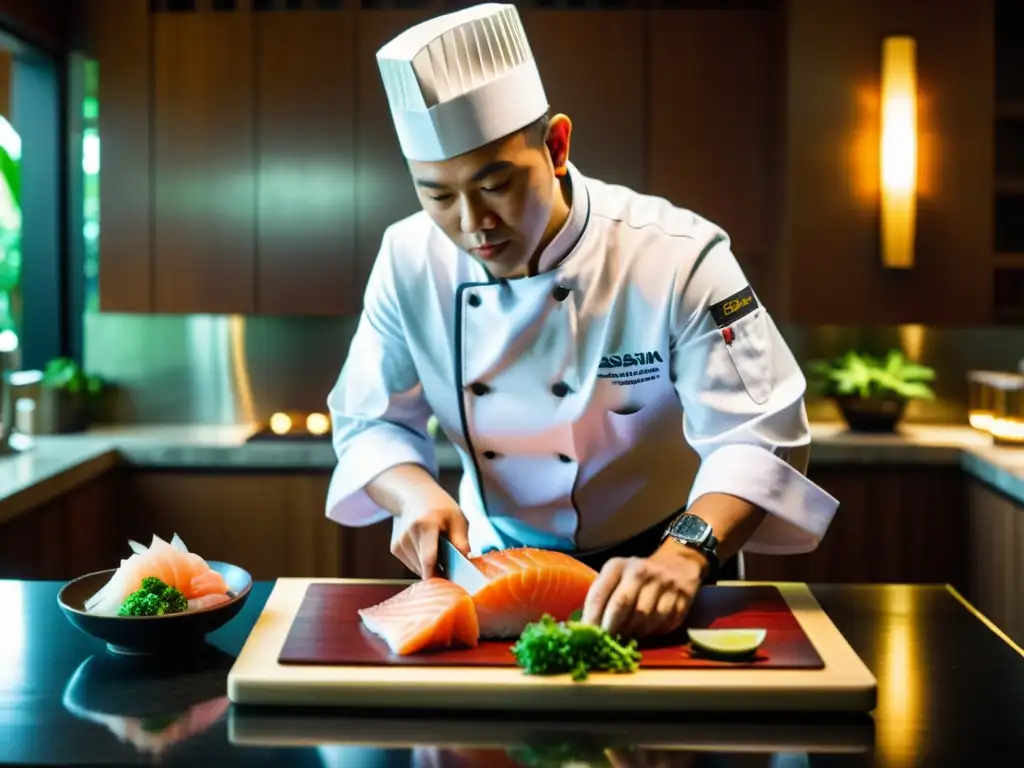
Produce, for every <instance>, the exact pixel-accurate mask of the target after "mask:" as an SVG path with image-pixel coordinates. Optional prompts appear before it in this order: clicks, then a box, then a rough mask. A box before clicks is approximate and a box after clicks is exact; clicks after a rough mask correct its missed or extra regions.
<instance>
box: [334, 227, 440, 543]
mask: <svg viewBox="0 0 1024 768" xmlns="http://www.w3.org/2000/svg"><path fill="white" fill-rule="evenodd" d="M390 239H391V237H390V231H388V232H385V235H384V238H383V240H382V245H381V250H380V253H379V254H378V257H377V259H376V261H375V262H374V266H373V269H372V271H371V273H370V277H369V280H368V281H367V288H366V291H365V296H364V301H363V311H362V313H361V315H360V317H359V323H358V326H357V328H356V332H355V335H354V336H353V338H352V343H351V346H350V347H349V351H348V356H347V358H346V359H345V363H344V365H343V366H342V369H341V373H340V374H339V376H338V380H337V381H336V383H335V385H334V387H333V388H332V389H331V392H330V394H329V395H328V397H327V407H328V409H329V411H330V414H331V421H332V425H333V443H334V450H335V454H336V456H337V459H338V463H337V465H336V466H335V468H334V472H333V475H332V477H331V483H330V487H329V489H328V492H327V517H328V518H330V519H331V520H334V521H336V522H338V523H341V524H342V525H349V526H364V525H371V524H373V523H376V522H379V521H380V520H384V519H386V518H387V517H388V516H389V513H388V512H387V511H386V510H383V509H381V508H380V507H379V506H378V505H377V504H375V503H374V501H373V500H372V499H371V498H370V496H369V495H368V494H367V493H366V485H367V484H368V483H369V482H370V481H371V480H373V479H374V478H375V477H376V476H377V475H379V474H381V473H382V472H384V471H385V470H387V469H390V468H391V467H394V466H396V465H398V464H405V463H412V464H418V465H420V466H422V467H423V468H424V469H426V470H427V471H429V472H431V473H432V474H433V475H434V476H435V477H436V476H437V457H436V453H435V449H434V442H433V440H432V439H431V438H430V437H429V434H428V432H427V420H428V419H429V418H430V415H431V410H430V407H429V406H428V405H427V403H426V401H425V400H424V398H423V394H422V387H421V386H420V382H419V377H418V375H417V373H416V367H415V365H414V364H413V358H412V355H411V354H410V352H409V347H408V344H407V342H406V336H405V332H404V328H403V318H402V315H401V312H400V311H399V307H398V303H397V293H396V291H395V282H394V275H395V272H394V260H393V258H392V252H391V248H390Z"/></svg>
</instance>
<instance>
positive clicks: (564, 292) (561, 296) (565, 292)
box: [551, 285, 569, 301]
mask: <svg viewBox="0 0 1024 768" xmlns="http://www.w3.org/2000/svg"><path fill="white" fill-rule="evenodd" d="M551 295H552V297H554V299H555V301H565V300H566V299H567V298H569V289H568V288H566V287H565V286H564V285H559V286H556V287H555V290H553V291H552V292H551Z"/></svg>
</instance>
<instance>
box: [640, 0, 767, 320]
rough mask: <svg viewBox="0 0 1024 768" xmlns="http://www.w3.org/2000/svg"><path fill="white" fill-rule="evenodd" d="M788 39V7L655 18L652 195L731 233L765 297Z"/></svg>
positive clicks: (660, 13)
mask: <svg viewBox="0 0 1024 768" xmlns="http://www.w3.org/2000/svg"><path fill="white" fill-rule="evenodd" d="M784 32H785V20H784V14H783V11H782V10H781V9H778V8H776V9H771V10H730V11H728V12H723V11H721V10H653V11H651V12H650V44H649V46H648V57H649V59H648V66H647V72H648V75H647V77H648V78H649V85H648V88H649V94H648V98H647V118H646V121H645V122H646V124H647V153H646V163H647V188H646V190H645V191H647V192H649V193H651V194H654V195H659V196H662V197H665V198H667V199H668V200H670V201H671V202H672V203H674V204H675V205H678V206H681V207H683V208H689V209H690V210H693V211H695V212H696V213H698V214H699V215H701V216H703V217H705V218H707V219H710V220H711V221H713V222H714V223H716V224H718V225H719V226H721V227H722V228H723V229H725V231H726V232H728V233H729V236H730V238H731V240H732V248H733V251H734V252H735V254H736V256H737V258H738V259H739V261H740V264H741V265H742V266H743V268H744V271H745V272H747V275H748V278H749V279H750V281H751V283H752V284H753V285H754V286H755V289H756V290H758V291H759V293H762V295H764V294H767V293H768V290H769V288H768V286H767V284H765V285H762V280H761V279H760V275H761V274H763V273H766V272H767V269H768V267H769V266H770V265H769V264H768V258H769V257H770V256H771V254H772V249H773V246H774V243H775V239H776V237H777V235H778V231H777V220H778V215H779V213H780V211H781V208H780V206H779V205H778V201H779V198H780V190H779V183H780V172H781V168H780V167H778V161H777V156H778V152H777V148H778V147H779V146H780V144H781V141H782V136H783V134H782V127H783V126H782V114H781V109H780V104H781V103H782V98H781V97H782V91H783V80H782V78H783V76H784V72H783V69H784V64H785V62H784V59H783V55H784V38H783V35H784ZM723 41H728V44H727V45H725V44H723ZM738 52H742V55H737V54H738ZM765 300H766V301H769V303H770V299H769V298H768V297H765Z"/></svg>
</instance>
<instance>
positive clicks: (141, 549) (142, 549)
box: [128, 539, 146, 555]
mask: <svg viewBox="0 0 1024 768" xmlns="http://www.w3.org/2000/svg"><path fill="white" fill-rule="evenodd" d="M128 546H129V547H131V548H132V552H134V553H135V554H136V555H144V554H146V546H145V545H144V544H139V542H137V541H132V540H131V539H128Z"/></svg>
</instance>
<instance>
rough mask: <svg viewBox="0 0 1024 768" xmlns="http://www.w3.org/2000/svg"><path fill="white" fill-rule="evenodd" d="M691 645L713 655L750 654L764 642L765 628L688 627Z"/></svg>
mask: <svg viewBox="0 0 1024 768" xmlns="http://www.w3.org/2000/svg"><path fill="white" fill-rule="evenodd" d="M686 634H688V635H689V636H690V642H692V643H693V647H694V648H695V649H698V650H700V651H703V652H704V653H707V654H709V655H713V656H750V655H752V654H753V653H754V652H755V651H756V650H757V649H758V648H760V647H761V643H763V642H764V638H765V635H767V634H768V630H766V629H688V630H686Z"/></svg>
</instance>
